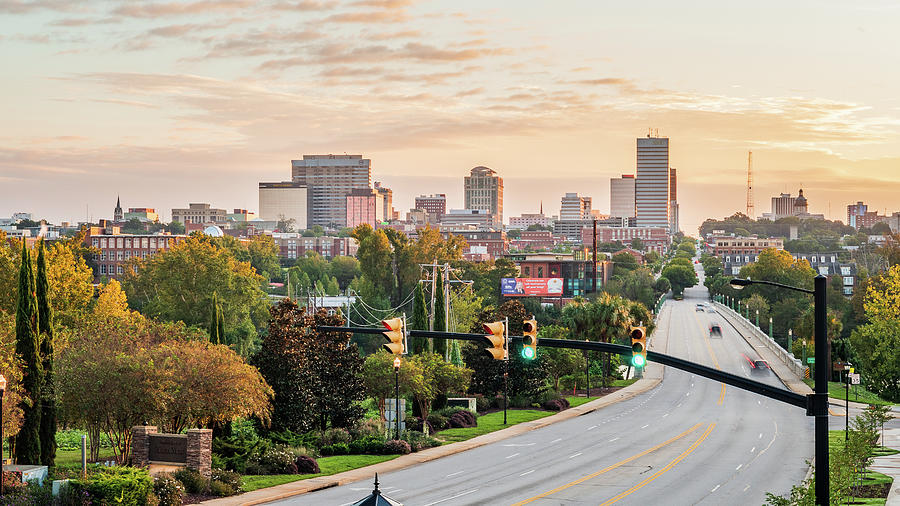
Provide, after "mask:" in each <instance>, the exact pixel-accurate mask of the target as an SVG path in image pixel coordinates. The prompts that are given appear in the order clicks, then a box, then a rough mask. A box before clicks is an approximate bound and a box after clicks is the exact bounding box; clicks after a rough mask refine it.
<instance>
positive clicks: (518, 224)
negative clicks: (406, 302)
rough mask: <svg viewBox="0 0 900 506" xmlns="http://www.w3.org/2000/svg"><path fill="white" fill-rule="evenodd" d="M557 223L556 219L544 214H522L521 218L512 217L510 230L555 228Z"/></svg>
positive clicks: (510, 218) (508, 227)
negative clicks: (540, 227)
mask: <svg viewBox="0 0 900 506" xmlns="http://www.w3.org/2000/svg"><path fill="white" fill-rule="evenodd" d="M555 221H556V219H555V218H554V217H551V216H545V215H544V213H522V215H521V216H510V217H509V225H508V226H507V227H506V228H507V229H508V230H525V229H527V228H528V227H530V226H532V225H540V226H542V227H551V228H552V227H553V223H554V222H555Z"/></svg>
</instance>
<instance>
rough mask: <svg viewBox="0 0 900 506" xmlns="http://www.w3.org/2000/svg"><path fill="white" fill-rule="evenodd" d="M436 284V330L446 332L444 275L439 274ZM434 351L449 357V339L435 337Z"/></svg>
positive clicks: (445, 357)
mask: <svg viewBox="0 0 900 506" xmlns="http://www.w3.org/2000/svg"><path fill="white" fill-rule="evenodd" d="M436 281H437V282H436V283H435V285H434V292H435V293H434V308H433V309H434V330H435V331H437V332H444V331H446V330H447V328H446V326H447V311H446V308H445V307H444V276H438V278H437V280H436ZM433 341H434V352H435V353H437V354H438V355H440V356H442V357H444V360H446V359H447V340H446V339H434V340H433Z"/></svg>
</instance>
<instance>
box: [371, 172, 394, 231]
mask: <svg viewBox="0 0 900 506" xmlns="http://www.w3.org/2000/svg"><path fill="white" fill-rule="evenodd" d="M375 193H376V195H377V198H376V199H375V221H376V222H377V223H384V222H387V221H393V220H395V219H397V215H396V213H395V212H394V190H391V189H390V188H385V187H384V186H381V182H379V181H375Z"/></svg>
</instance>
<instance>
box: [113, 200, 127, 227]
mask: <svg viewBox="0 0 900 506" xmlns="http://www.w3.org/2000/svg"><path fill="white" fill-rule="evenodd" d="M113 221H125V213H124V212H122V199H121V198H119V196H118V195H116V209H115V210H114V211H113Z"/></svg>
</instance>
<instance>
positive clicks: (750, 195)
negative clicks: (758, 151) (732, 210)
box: [747, 151, 754, 219]
mask: <svg viewBox="0 0 900 506" xmlns="http://www.w3.org/2000/svg"><path fill="white" fill-rule="evenodd" d="M753 214H754V211H753V151H747V217H748V218H750V219H753Z"/></svg>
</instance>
